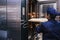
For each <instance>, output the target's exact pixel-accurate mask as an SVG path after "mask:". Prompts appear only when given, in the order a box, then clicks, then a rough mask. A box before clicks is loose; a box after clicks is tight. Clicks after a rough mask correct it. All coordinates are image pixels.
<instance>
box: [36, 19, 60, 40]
mask: <svg viewBox="0 0 60 40" xmlns="http://www.w3.org/2000/svg"><path fill="white" fill-rule="evenodd" d="M36 32H37V33H40V32H42V33H43V40H60V23H58V22H57V21H55V20H49V21H47V22H43V23H42V24H41V26H37V27H36Z"/></svg>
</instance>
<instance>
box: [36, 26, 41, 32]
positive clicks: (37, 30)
mask: <svg viewBox="0 0 60 40" xmlns="http://www.w3.org/2000/svg"><path fill="white" fill-rule="evenodd" d="M41 31H42V26H40V25H38V26H37V27H36V32H37V33H40V32H41Z"/></svg>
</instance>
